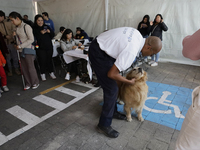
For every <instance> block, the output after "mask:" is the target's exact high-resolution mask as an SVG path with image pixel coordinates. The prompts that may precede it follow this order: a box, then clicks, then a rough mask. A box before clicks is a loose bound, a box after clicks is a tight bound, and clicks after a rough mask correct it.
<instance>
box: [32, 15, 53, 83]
mask: <svg viewBox="0 0 200 150" xmlns="http://www.w3.org/2000/svg"><path fill="white" fill-rule="evenodd" d="M33 34H34V36H35V39H36V54H37V57H38V60H39V65H40V73H41V78H42V81H45V80H46V75H45V72H46V70H47V71H48V73H49V75H50V77H51V78H52V79H56V76H55V75H54V72H53V62H52V55H53V45H52V41H51V40H52V38H53V36H54V32H53V31H52V30H51V29H50V27H49V26H47V25H45V24H44V19H43V17H42V15H36V16H35V21H34V28H33Z"/></svg>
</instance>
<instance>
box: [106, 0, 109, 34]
mask: <svg viewBox="0 0 200 150" xmlns="http://www.w3.org/2000/svg"><path fill="white" fill-rule="evenodd" d="M108 2H109V0H105V30H108Z"/></svg>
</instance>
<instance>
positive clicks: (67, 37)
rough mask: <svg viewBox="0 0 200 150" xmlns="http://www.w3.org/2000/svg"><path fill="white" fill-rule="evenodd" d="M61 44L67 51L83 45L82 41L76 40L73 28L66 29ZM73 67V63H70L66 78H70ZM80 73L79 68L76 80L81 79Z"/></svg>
mask: <svg viewBox="0 0 200 150" xmlns="http://www.w3.org/2000/svg"><path fill="white" fill-rule="evenodd" d="M60 46H61V49H62V50H63V51H64V52H65V51H69V50H75V49H76V48H78V47H80V46H82V43H80V42H78V41H75V40H74V37H73V32H72V30H71V29H66V30H65V31H64V33H63V35H62V37H61V41H60ZM82 49H84V47H82ZM76 67H77V66H76ZM71 68H72V63H70V64H68V69H67V74H66V77H65V79H66V80H70V74H71ZM77 70H78V69H77ZM79 75H80V72H79V70H78V71H77V76H76V82H79V81H80V77H79Z"/></svg>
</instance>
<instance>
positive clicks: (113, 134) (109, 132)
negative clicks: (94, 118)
mask: <svg viewBox="0 0 200 150" xmlns="http://www.w3.org/2000/svg"><path fill="white" fill-rule="evenodd" d="M97 130H98V132H99V133H103V134H105V135H106V136H108V137H110V138H117V137H118V136H119V132H117V131H116V130H114V129H113V128H112V127H111V126H109V127H103V126H100V125H97Z"/></svg>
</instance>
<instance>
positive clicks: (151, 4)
mask: <svg viewBox="0 0 200 150" xmlns="http://www.w3.org/2000/svg"><path fill="white" fill-rule="evenodd" d="M108 6H109V7H108V10H109V14H108V18H109V19H108V28H109V29H111V28H116V27H121V26H131V27H134V28H137V26H138V23H139V22H140V21H142V18H143V16H144V15H146V14H148V15H149V16H150V20H152V21H153V20H154V18H155V16H156V14H158V13H160V14H162V16H163V18H164V22H165V23H166V25H167V26H168V28H169V29H168V31H167V32H163V49H162V51H161V55H160V58H162V59H161V60H167V61H172V62H179V63H185V64H195V65H199V64H200V61H191V60H189V59H186V58H184V57H183V56H182V40H183V38H184V37H185V36H187V35H190V34H193V33H194V32H195V31H197V30H198V29H199V28H200V19H198V18H199V14H200V1H199V0H109V5H108Z"/></svg>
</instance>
